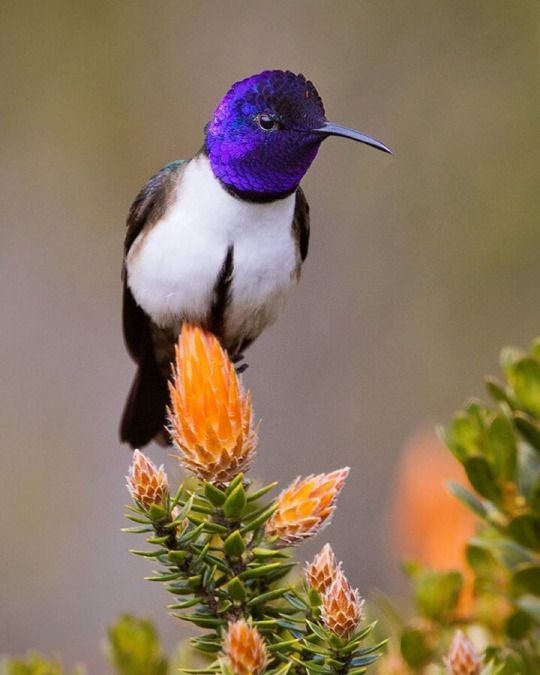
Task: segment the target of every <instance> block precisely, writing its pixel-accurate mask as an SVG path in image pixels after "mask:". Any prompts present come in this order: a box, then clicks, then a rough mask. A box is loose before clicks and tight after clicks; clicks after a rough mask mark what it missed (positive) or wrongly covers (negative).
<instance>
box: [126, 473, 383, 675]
mask: <svg viewBox="0 0 540 675" xmlns="http://www.w3.org/2000/svg"><path fill="white" fill-rule="evenodd" d="M274 486H275V484H271V485H268V486H265V487H263V488H260V489H258V490H252V488H251V486H250V484H249V482H248V481H247V480H246V479H245V477H244V476H243V475H242V474H239V475H238V476H236V477H235V478H234V480H233V481H231V483H230V484H229V485H228V486H227V487H225V486H218V485H214V484H211V483H204V482H197V481H190V483H189V484H187V483H185V484H184V485H183V486H180V488H179V489H178V491H177V493H176V496H175V497H174V498H173V499H170V498H169V499H167V500H166V503H164V504H162V505H161V506H160V507H159V508H158V509H154V508H152V507H146V506H145V505H143V504H141V503H135V504H134V505H133V506H132V507H130V513H129V514H128V516H127V517H128V518H129V519H131V520H132V521H134V522H135V523H136V524H137V527H134V528H127V530H126V531H127V532H130V533H134V534H146V535H147V538H146V541H147V543H148V544H150V545H151V548H150V549H147V550H134V551H133V553H135V554H136V555H139V556H142V557H145V558H148V559H149V560H152V561H154V562H155V563H157V564H158V565H159V569H157V570H156V571H155V572H154V574H153V575H152V576H150V577H147V579H148V580H149V581H153V582H160V583H163V584H164V585H165V587H166V589H167V590H168V591H169V592H170V593H171V594H172V595H173V596H174V597H175V600H174V602H172V603H171V604H170V605H169V609H170V610H171V611H172V612H173V615H174V616H175V617H177V618H180V619H182V620H184V621H188V622H190V623H192V624H194V625H195V626H198V627H199V628H202V629H203V634H202V635H199V636H197V637H194V638H192V639H191V641H190V642H191V646H192V647H193V648H195V649H196V650H197V651H198V652H199V653H200V654H202V655H204V656H206V657H207V665H206V667H205V668H202V669H196V671H195V670H194V671H192V670H190V669H189V668H183V669H182V670H181V672H185V673H189V672H200V673H203V672H204V673H219V672H221V673H225V672H228V671H227V667H226V666H225V665H224V662H223V660H222V659H221V658H220V655H221V652H222V649H223V638H224V633H225V631H226V630H227V627H228V624H229V622H231V621H232V622H234V621H236V620H238V619H240V618H246V619H249V620H250V621H251V622H252V625H254V626H256V627H257V629H258V631H259V633H260V634H261V635H262V636H263V637H264V639H265V641H266V644H267V648H268V652H269V656H270V665H269V668H268V669H267V671H266V672H267V673H269V674H270V673H274V674H278V673H280V674H282V673H286V672H290V673H317V674H324V673H328V674H329V675H331V674H332V673H343V674H345V673H350V674H351V675H359V674H360V673H364V672H365V670H366V668H367V667H368V665H370V664H371V663H373V662H374V661H375V660H376V659H377V657H378V656H379V654H380V649H381V647H382V644H381V643H379V644H377V645H370V646H367V647H366V646H363V642H364V641H365V639H366V638H367V637H368V635H369V634H370V633H371V631H372V628H373V625H368V626H363V627H360V628H359V629H358V630H357V631H356V632H355V633H353V634H352V635H350V636H349V637H348V638H347V639H342V638H338V637H337V636H336V635H335V634H333V633H332V632H331V631H330V630H328V629H327V628H326V627H325V626H324V623H323V621H322V619H321V611H320V606H321V598H320V596H319V594H318V593H317V592H315V591H313V590H312V589H311V590H310V589H308V588H307V587H306V588H304V587H303V586H302V587H300V588H296V587H294V586H292V585H291V584H290V583H288V582H287V580H286V578H287V576H288V574H289V572H290V571H291V569H292V568H293V567H294V566H295V563H294V561H293V560H292V558H291V554H290V553H289V552H288V551H286V550H283V548H282V545H281V544H280V543H279V542H277V541H275V538H274V539H272V538H271V537H269V536H268V535H267V534H265V525H266V522H267V521H268V519H269V518H270V517H271V515H272V514H273V512H274V510H275V504H274V502H263V501H262V500H263V498H264V497H265V495H266V494H267V493H268V492H269V491H270V490H271V489H272V488H273V487H274ZM120 628H122V626H120ZM127 628H128V629H126V632H125V637H126V640H127V645H128V647H129V645H130V644H131V641H130V640H131V639H132V637H131V638H130V633H132V629H131V627H130V626H128V627H127ZM116 630H118V627H117V629H116ZM121 635H124V633H123V632H122V633H121ZM124 651H125V650H122V649H118V648H116V653H118V657H117V658H116V659H115V660H114V661H113V662H114V663H115V664H117V666H116V667H117V668H119V665H118V664H120V663H126V656H125V654H124ZM127 653H129V650H128V652H127ZM137 663H140V661H137ZM143 670H144V669H143ZM119 672H121V673H122V674H124V673H125V675H139V673H142V672H143V671H142V670H136V669H134V668H133V667H130V669H128V670H119ZM144 672H150V671H148V670H147V671H144ZM152 672H154V671H152ZM156 672H157V671H156Z"/></svg>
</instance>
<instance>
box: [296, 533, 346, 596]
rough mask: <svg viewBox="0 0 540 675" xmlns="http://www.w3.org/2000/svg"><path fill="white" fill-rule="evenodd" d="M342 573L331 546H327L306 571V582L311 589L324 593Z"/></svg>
mask: <svg viewBox="0 0 540 675" xmlns="http://www.w3.org/2000/svg"><path fill="white" fill-rule="evenodd" d="M340 572H341V565H340V563H338V561H337V558H336V556H335V554H334V551H332V547H331V546H330V544H325V545H324V546H323V547H322V549H321V551H320V552H319V553H317V555H316V556H315V557H314V558H313V561H312V562H311V563H310V564H308V566H307V567H306V570H305V575H306V580H307V582H308V584H309V586H310V587H311V588H314V589H315V590H316V591H319V593H324V592H325V591H326V589H327V588H328V587H329V586H330V584H331V583H332V582H333V581H334V579H335V578H336V575H337V574H339V573H340Z"/></svg>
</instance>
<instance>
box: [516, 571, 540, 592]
mask: <svg viewBox="0 0 540 675" xmlns="http://www.w3.org/2000/svg"><path fill="white" fill-rule="evenodd" d="M512 587H513V590H514V592H515V593H518V594H521V593H529V594H531V595H536V596H538V597H540V566H538V565H534V564H528V565H521V567H520V568H519V569H518V570H517V571H516V572H515V573H514V576H513V577H512Z"/></svg>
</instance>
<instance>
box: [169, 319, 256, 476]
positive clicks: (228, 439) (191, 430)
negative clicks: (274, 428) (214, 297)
mask: <svg viewBox="0 0 540 675" xmlns="http://www.w3.org/2000/svg"><path fill="white" fill-rule="evenodd" d="M169 389H170V395H171V406H170V408H169V410H168V416H169V422H170V431H171V436H172V439H173V441H174V443H175V445H176V446H177V448H178V449H179V450H180V457H181V461H182V463H183V464H184V466H185V467H186V468H187V469H188V470H189V471H191V472H192V473H193V474H195V475H196V476H197V477H199V478H201V479H203V480H207V481H211V482H219V483H226V482H228V481H230V480H231V479H232V478H234V476H236V475H237V474H238V473H240V472H241V471H244V470H245V469H246V468H247V467H248V466H249V464H250V463H251V461H252V459H253V455H254V452H255V446H256V444H257V433H256V430H255V429H254V428H253V424H252V412H251V398H250V395H249V392H248V393H246V394H244V393H243V391H242V388H241V385H240V381H239V379H238V376H237V374H236V371H235V369H234V366H233V364H232V363H231V361H230V359H229V357H228V356H227V354H226V352H225V351H224V350H223V349H222V348H221V346H220V344H219V342H218V340H217V338H215V337H214V336H213V335H211V334H209V333H205V332H204V331H203V330H202V329H201V328H197V327H194V326H190V325H187V324H185V325H184V326H182V331H181V334H180V338H179V341H178V346H177V348H176V359H175V365H174V369H173V380H172V382H171V383H170V384H169Z"/></svg>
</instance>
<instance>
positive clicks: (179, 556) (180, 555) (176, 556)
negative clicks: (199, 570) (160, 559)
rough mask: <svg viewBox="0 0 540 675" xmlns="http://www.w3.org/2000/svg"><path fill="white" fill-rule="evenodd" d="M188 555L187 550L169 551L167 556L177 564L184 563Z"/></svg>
mask: <svg viewBox="0 0 540 675" xmlns="http://www.w3.org/2000/svg"><path fill="white" fill-rule="evenodd" d="M186 556H187V551H169V552H168V553H167V558H169V560H170V561H171V562H172V563H174V564H175V565H183V564H184V562H185V560H186Z"/></svg>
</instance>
